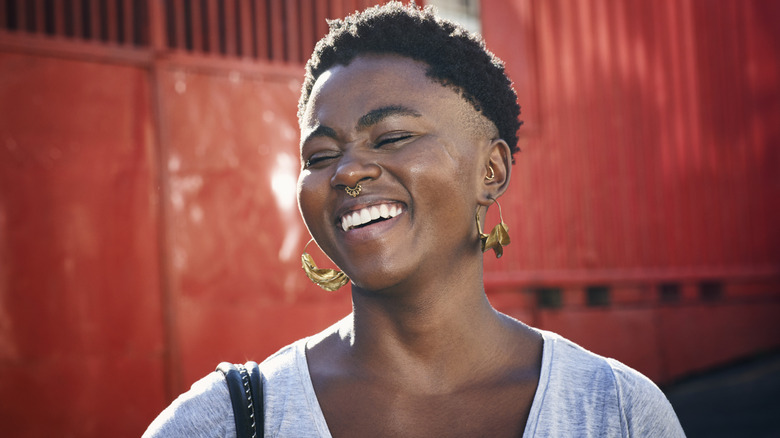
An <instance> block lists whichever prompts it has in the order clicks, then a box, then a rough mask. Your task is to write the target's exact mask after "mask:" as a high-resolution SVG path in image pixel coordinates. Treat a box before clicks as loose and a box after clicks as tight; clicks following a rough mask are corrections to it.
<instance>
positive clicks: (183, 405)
mask: <svg viewBox="0 0 780 438" xmlns="http://www.w3.org/2000/svg"><path fill="white" fill-rule="evenodd" d="M234 436H236V425H235V420H234V418H233V408H232V406H231V404H230V395H229V392H228V388H227V384H226V382H225V378H224V377H223V376H222V375H221V374H220V373H218V372H213V373H211V374H209V375H207V376H206V377H204V378H202V379H200V380H199V381H197V382H195V383H194V384H193V385H192V387H191V388H190V390H189V391H187V392H185V393H183V394H181V395H180V396H179V397H178V398H177V399H176V400H174V401H173V403H171V405H170V406H168V407H167V408H165V410H163V411H162V412H161V413H160V415H158V416H157V418H156V419H155V420H154V421H153V422H152V423H151V424H150V425H149V428H148V429H146V432H144V434H143V436H142V438H174V437H193V438H216V437H234Z"/></svg>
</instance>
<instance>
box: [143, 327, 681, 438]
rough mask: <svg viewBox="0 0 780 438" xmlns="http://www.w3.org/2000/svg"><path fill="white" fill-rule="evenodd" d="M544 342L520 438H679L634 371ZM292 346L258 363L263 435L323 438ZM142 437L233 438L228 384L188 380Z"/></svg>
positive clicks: (301, 358) (305, 371)
mask: <svg viewBox="0 0 780 438" xmlns="http://www.w3.org/2000/svg"><path fill="white" fill-rule="evenodd" d="M541 333H542V336H543V338H544V346H543V352H542V369H541V374H540V376H539V386H538V388H537V389H536V395H535V396H534V401H533V404H532V405H531V412H530V414H529V416H528V422H527V424H526V427H525V432H524V434H523V436H525V437H535V436H539V437H548V436H549V437H646V436H652V437H656V436H657V437H684V436H685V434H684V433H683V430H682V427H681V426H680V422H679V421H678V420H677V416H676V415H675V414H674V411H673V410H672V406H671V405H670V404H669V401H668V400H667V399H666V397H665V396H664V394H663V393H662V392H661V391H660V390H659V389H658V387H657V386H655V384H653V382H651V381H650V380H649V379H648V378H646V377H645V376H643V375H641V374H639V373H638V372H637V371H635V370H633V369H631V368H629V367H627V366H625V365H623V364H622V363H620V362H618V361H616V360H614V359H608V358H604V357H601V356H599V355H596V354H594V353H591V352H589V351H587V350H585V349H583V348H582V347H580V346H578V345H576V344H574V343H572V342H571V341H569V340H567V339H564V338H562V337H560V336H558V335H556V334H555V333H552V332H547V331H541ZM306 341H307V339H302V340H299V341H297V342H295V343H293V344H291V345H289V346H287V347H285V348H283V349H282V350H280V351H279V352H277V353H276V354H274V355H273V356H271V357H269V358H268V359H267V360H265V361H264V362H263V363H262V364H261V366H260V369H261V371H262V372H263V378H264V394H263V396H264V401H265V436H267V437H294V438H304V437H330V436H331V435H330V432H329V431H328V425H327V424H326V422H325V418H324V416H323V414H322V410H321V409H320V405H319V403H318V402H317V396H316V395H315V394H314V388H313V386H312V383H311V377H310V376H309V367H308V365H307V363H306V353H305V350H306ZM143 436H144V438H152V437H154V438H162V437H196V438H207V437H234V436H236V428H235V423H234V419H233V409H232V407H231V405H230V399H229V396H228V389H227V384H226V383H225V379H224V378H223V377H222V374H220V373H217V372H214V373H211V374H209V375H208V376H206V377H204V378H203V379H201V380H199V381H198V382H195V384H194V385H192V388H191V389H190V390H189V391H187V392H185V393H184V394H182V395H180V396H179V398H177V399H176V400H175V401H174V402H173V403H172V404H171V405H170V406H168V408H166V409H165V410H164V411H163V412H162V413H161V414H160V415H159V416H158V417H157V419H155V420H154V422H152V424H151V425H149V429H147V431H146V433H144V435H143Z"/></svg>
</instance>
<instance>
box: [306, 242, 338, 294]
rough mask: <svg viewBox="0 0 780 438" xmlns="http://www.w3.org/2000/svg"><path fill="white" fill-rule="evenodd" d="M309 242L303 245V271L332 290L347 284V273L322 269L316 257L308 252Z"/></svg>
mask: <svg viewBox="0 0 780 438" xmlns="http://www.w3.org/2000/svg"><path fill="white" fill-rule="evenodd" d="M313 241H314V239H311V240H310V241H309V243H312V242H313ZM309 243H307V244H306V246H304V247H303V254H301V263H302V264H303V271H304V272H306V276H307V277H309V279H310V280H311V281H312V282H313V283H314V284H316V285H317V286H319V287H321V288H323V289H325V290H327V291H330V292H333V291H335V290H336V289H338V288H340V287H341V286H344V285H345V284H347V283H348V282H349V277H347V274H345V273H343V272H341V271H338V270H336V269H321V268H318V267H317V265H315V264H314V259H313V258H311V256H310V255H309V254H308V253H307V252H306V248H308V247H309Z"/></svg>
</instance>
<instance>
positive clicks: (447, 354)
mask: <svg viewBox="0 0 780 438" xmlns="http://www.w3.org/2000/svg"><path fill="white" fill-rule="evenodd" d="M426 67H427V66H426V65H425V64H423V63H420V62H417V61H413V60H411V59H408V58H403V57H400V56H396V55H364V56H360V57H358V58H356V59H355V60H353V61H352V62H351V63H350V64H349V65H347V66H335V67H333V68H331V69H330V70H328V71H327V72H326V73H324V74H323V75H321V76H320V78H319V79H318V80H317V82H316V84H315V86H314V89H313V91H312V95H311V98H310V100H309V102H308V104H307V107H306V109H305V111H304V115H303V117H302V120H301V139H302V140H301V163H302V170H301V174H300V177H299V182H298V202H299V207H300V210H301V214H302V216H303V218H304V221H305V223H306V226H307V227H308V228H309V231H310V233H311V235H312V236H313V237H314V239H315V240H316V242H317V244H318V245H319V246H320V247H321V248H322V249H323V251H324V252H325V253H326V254H327V255H328V256H329V257H330V258H331V259H332V260H333V261H334V262H335V263H336V264H337V265H338V266H339V268H341V269H342V270H343V271H344V272H345V273H346V274H347V275H348V276H349V277H350V279H351V280H352V302H353V312H352V314H351V315H349V316H348V317H347V318H345V319H344V320H342V321H340V322H339V323H337V324H335V325H334V326H333V327H331V328H329V329H328V330H326V331H324V332H323V333H321V334H319V335H318V336H315V337H314V338H312V339H311V340H310V341H309V343H308V345H307V359H308V364H309V371H310V373H311V376H312V383H313V384H314V389H315V393H316V394H317V398H318V401H319V403H320V406H321V408H322V410H323V413H324V415H325V419H326V421H327V423H328V427H329V428H330V431H331V433H332V435H333V436H334V437H352V436H354V437H364V436H378V437H381V436H405V437H410V436H412V437H413V436H420V437H423V436H425V437H428V436H453V437H455V436H495V437H501V436H515V437H516V436H520V435H522V432H523V429H524V427H525V423H526V420H527V418H528V411H529V410H530V407H531V403H532V401H533V396H534V392H535V390H536V387H537V383H538V377H539V370H540V367H541V345H542V340H541V337H540V336H539V335H538V333H537V332H535V331H533V330H532V329H530V328H529V327H527V326H526V325H524V324H522V323H520V322H519V321H517V320H514V319H512V318H510V317H508V316H506V315H503V314H501V313H499V312H497V311H496V310H495V309H493V308H492V307H491V305H490V303H489V302H488V300H487V297H486V296H485V292H484V287H483V279H482V274H483V268H482V257H483V256H482V252H481V249H480V246H479V240H478V236H477V230H476V223H475V221H474V214H475V212H476V211H477V209H478V207H480V206H481V207H482V208H481V211H482V214H483V217H482V221H483V223H484V211H485V207H487V206H489V205H490V204H492V202H493V200H494V199H497V198H498V197H499V196H501V194H503V192H504V191H505V190H506V188H507V185H508V183H509V176H510V170H511V167H510V166H511V157H510V152H509V147H508V146H507V144H506V143H505V142H504V141H503V140H501V139H499V138H497V130H496V128H495V126H494V125H493V124H492V122H490V121H489V120H487V119H485V118H484V117H483V116H482V115H481V114H479V113H478V112H477V111H476V110H475V109H474V108H473V107H472V106H471V105H470V104H469V103H468V102H466V101H465V100H464V99H463V98H462V97H460V95H459V94H458V93H457V90H455V89H454V88H452V87H445V86H443V85H441V84H439V83H437V82H435V81H433V80H431V79H430V78H428V77H426V75H425V71H426ZM489 166H490V167H492V168H493V171H494V172H495V177H494V178H493V179H492V180H487V179H486V176H487V175H489V174H490V171H489V170H488V167H489ZM357 183H360V184H361V186H362V188H363V189H362V191H361V194H360V195H359V196H358V197H356V198H352V197H350V196H348V195H347V194H346V192H345V190H344V188H345V187H354V186H355V185H356V184H357ZM381 203H392V204H393V205H398V206H401V207H402V208H403V212H402V213H401V214H400V215H398V216H397V217H395V218H393V219H390V220H386V221H382V222H378V223H375V224H371V225H368V226H366V227H363V228H358V229H352V230H349V231H347V232H345V231H344V230H343V229H342V228H341V226H340V223H341V222H340V217H341V216H342V215H343V214H344V213H345V212H349V211H352V210H355V209H358V208H362V207H366V206H370V205H376V204H381Z"/></svg>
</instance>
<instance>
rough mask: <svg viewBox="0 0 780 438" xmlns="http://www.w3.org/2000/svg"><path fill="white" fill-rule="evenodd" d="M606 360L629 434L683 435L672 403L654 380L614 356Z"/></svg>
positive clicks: (624, 425) (624, 424)
mask: <svg viewBox="0 0 780 438" xmlns="http://www.w3.org/2000/svg"><path fill="white" fill-rule="evenodd" d="M606 361H607V363H608V364H609V366H610V369H611V370H612V375H613V376H614V382H615V392H616V397H617V399H618V401H619V403H620V411H621V414H622V422H623V427H624V428H625V430H626V431H627V433H628V436H650V435H653V436H668V437H672V436H685V434H684V433H683V430H682V426H681V425H680V421H679V420H678V419H677V415H676V414H675V413H674V409H673V408H672V405H671V404H670V403H669V400H668V399H667V398H666V396H665V395H664V393H663V392H661V390H660V389H659V388H658V386H656V385H655V383H653V382H652V381H651V380H650V379H648V378H647V377H645V376H644V375H642V374H641V373H639V372H638V371H636V370H634V369H633V368H630V367H628V366H626V365H624V364H622V363H620V362H618V361H617V360H615V359H606Z"/></svg>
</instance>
